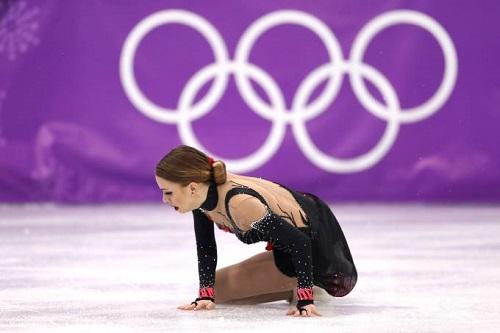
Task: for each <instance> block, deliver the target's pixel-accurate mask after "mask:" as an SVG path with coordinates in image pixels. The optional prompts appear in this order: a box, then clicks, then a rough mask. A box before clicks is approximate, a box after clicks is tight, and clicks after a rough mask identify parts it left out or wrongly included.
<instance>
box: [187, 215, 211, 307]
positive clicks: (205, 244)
mask: <svg viewBox="0 0 500 333" xmlns="http://www.w3.org/2000/svg"><path fill="white" fill-rule="evenodd" d="M193 219H194V233H195V236H196V252H197V254H198V275H199V279H200V290H199V295H198V298H200V299H212V301H214V300H215V290H214V286H215V268H216V267H217V244H216V242H215V236H214V223H213V222H212V221H210V220H209V219H208V217H207V216H206V215H205V214H203V213H202V212H201V211H199V210H198V209H196V210H194V211H193Z"/></svg>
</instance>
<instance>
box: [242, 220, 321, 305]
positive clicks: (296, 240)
mask: <svg viewBox="0 0 500 333" xmlns="http://www.w3.org/2000/svg"><path fill="white" fill-rule="evenodd" d="M251 228H252V229H254V230H256V231H257V232H259V233H260V234H261V235H262V240H265V241H269V242H271V243H272V244H273V246H274V247H276V248H277V249H279V250H281V251H283V252H285V253H289V254H290V256H291V258H292V262H293V265H294V267H295V273H296V274H297V282H298V290H299V292H300V290H301V289H305V288H307V289H310V288H312V286H313V269H312V268H313V267H312V248H311V240H310V238H309V237H307V236H306V235H305V234H304V233H302V232H301V231H300V230H298V229H297V228H295V227H294V226H292V225H291V224H290V223H288V222H286V221H285V220H283V219H282V218H281V217H279V216H278V215H276V214H274V213H272V212H271V211H268V212H267V213H266V215H265V216H264V217H263V218H262V219H260V220H259V221H257V222H254V223H252V224H251ZM298 296H299V299H301V298H303V297H301V296H304V295H298ZM304 297H305V296H304ZM307 298H312V296H311V297H309V295H307Z"/></svg>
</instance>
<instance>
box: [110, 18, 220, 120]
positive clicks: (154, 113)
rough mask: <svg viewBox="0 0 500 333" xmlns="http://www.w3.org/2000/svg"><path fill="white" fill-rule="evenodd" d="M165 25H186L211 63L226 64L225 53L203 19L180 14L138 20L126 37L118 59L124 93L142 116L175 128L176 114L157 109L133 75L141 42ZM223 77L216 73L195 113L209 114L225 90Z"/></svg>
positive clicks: (211, 27) (163, 108) (216, 35)
mask: <svg viewBox="0 0 500 333" xmlns="http://www.w3.org/2000/svg"><path fill="white" fill-rule="evenodd" d="M169 23H180V24H184V25H187V26H189V27H191V28H193V29H195V30H196V31H198V32H199V33H201V34H202V35H203V36H204V37H205V38H206V40H207V41H208V43H209V44H210V47H211V48H212V51H213V53H214V57H215V63H216V64H219V65H220V66H224V65H225V64H226V63H227V62H228V53H227V49H226V46H225V43H224V40H223V39H222V37H221V36H220V34H219V33H218V32H217V30H216V29H215V28H214V27H213V26H212V25H211V24H210V22H208V21H207V20H205V19H204V18H203V17H201V16H199V15H196V14H193V13H191V12H188V11H184V10H163V11H159V12H156V13H153V14H151V15H149V16H147V17H145V18H144V19H142V20H141V21H140V22H139V23H138V24H137V25H136V26H135V27H134V28H133V29H132V31H131V32H130V33H129V34H128V36H127V38H126V39H125V43H124V45H123V49H122V53H121V57H120V77H121V82H122V85H123V88H124V90H125V93H126V94H127V96H128V98H129V99H130V101H131V102H132V104H133V105H134V106H135V107H136V108H137V109H138V110H139V111H140V112H142V113H144V115H146V116H147V117H149V118H152V119H154V120H156V121H158V122H163V123H169V124H175V123H176V122H177V118H178V116H177V114H176V110H172V109H169V108H165V107H162V106H159V105H157V104H156V103H154V102H152V101H151V100H150V99H148V98H147V97H146V96H145V95H144V94H143V92H142V91H141V89H140V88H139V86H138V84H137V81H136V79H135V75H134V57H135V53H136V51H137V47H138V46H139V43H140V42H141V40H142V39H143V38H144V37H145V36H146V35H147V34H148V33H149V32H150V31H151V30H153V29H155V28H157V27H159V26H161V25H164V24H169ZM227 79H228V77H227V75H225V74H224V72H223V71H221V72H220V73H218V75H217V76H216V78H215V82H214V84H213V85H212V87H211V88H210V90H209V92H208V93H207V95H206V96H205V99H204V100H202V101H200V102H198V104H197V105H196V106H195V107H194V108H195V109H198V111H197V112H199V113H203V112H204V111H205V110H206V111H207V112H208V111H210V109H211V107H212V106H213V105H215V104H216V103H217V102H218V99H219V98H220V97H221V96H222V94H223V93H224V90H225V89H226V86H227Z"/></svg>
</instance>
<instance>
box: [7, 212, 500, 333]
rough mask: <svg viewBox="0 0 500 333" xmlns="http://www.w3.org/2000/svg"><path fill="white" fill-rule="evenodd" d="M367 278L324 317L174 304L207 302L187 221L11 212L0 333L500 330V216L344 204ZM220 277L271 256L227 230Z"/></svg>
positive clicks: (277, 308) (147, 215) (281, 306)
mask: <svg viewBox="0 0 500 333" xmlns="http://www.w3.org/2000/svg"><path fill="white" fill-rule="evenodd" d="M333 210H334V212H335V213H336V215H337V217H338V219H339V221H340V223H341V225H342V227H343V229H344V232H345V234H346V237H347V239H348V242H349V245H350V247H351V251H352V254H353V256H354V260H355V263H356V265H357V268H358V272H359V279H358V284H357V286H356V287H355V289H354V291H353V292H352V293H351V294H349V295H348V296H347V297H345V298H330V297H329V298H327V299H320V300H318V301H317V302H316V303H317V308H318V309H319V311H320V312H321V313H322V314H323V316H322V317H320V318H290V317H287V316H286V315H285V313H286V310H287V309H288V304H287V303H286V302H284V301H282V302H273V303H267V304H260V305H254V306H248V305H247V306H236V305H223V304H219V305H218V306H217V308H216V310H214V311H198V312H184V311H180V310H177V309H176V308H175V307H176V306H177V305H180V304H184V303H186V302H189V301H191V300H192V299H193V298H194V297H195V296H196V291H197V283H198V282H197V266H196V263H197V261H196V257H195V255H196V251H195V247H194V235H193V230H192V222H191V216H190V214H186V215H179V214H178V213H176V212H174V211H172V210H170V209H169V208H168V207H165V206H160V205H123V206H120V205H104V206H88V207H81V206H80V207H71V206H62V207H61V206H50V205H49V206H46V205H42V206H40V205H28V206H6V205H4V206H0V254H1V256H0V331H4V332H92V333H98V332H150V331H158V332H181V331H183V332H195V331H199V332H222V331H223V330H225V331H227V330H230V331H231V332H256V330H262V329H265V330H266V332H308V333H310V332H322V333H323V332H370V333H373V332H384V333H387V332H499V331H500V264H499V263H500V207H494V206H475V207H474V206H462V207H455V206H419V205H403V206H398V205H385V206H384V205H354V204H352V205H340V206H334V207H333ZM216 237H217V242H218V252H219V261H218V262H219V265H218V267H223V266H226V265H229V264H232V263H235V262H237V261H240V260H243V259H245V258H247V257H248V256H251V255H253V254H256V253H258V252H261V251H263V250H264V246H265V244H264V243H259V244H255V245H245V244H243V243H240V242H239V241H238V240H237V239H236V238H235V237H234V236H232V235H230V234H227V233H223V232H220V231H218V230H216Z"/></svg>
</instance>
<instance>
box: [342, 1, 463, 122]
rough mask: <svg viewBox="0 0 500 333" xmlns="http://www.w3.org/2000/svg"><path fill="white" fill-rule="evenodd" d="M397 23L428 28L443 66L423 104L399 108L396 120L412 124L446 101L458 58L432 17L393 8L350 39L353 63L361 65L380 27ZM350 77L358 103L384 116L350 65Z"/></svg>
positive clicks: (447, 37)
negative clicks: (369, 44)
mask: <svg viewBox="0 0 500 333" xmlns="http://www.w3.org/2000/svg"><path fill="white" fill-rule="evenodd" d="M400 23H407V24H414V25H416V26H419V27H421V28H423V29H425V30H427V31H429V32H430V33H431V34H432V36H434V38H436V40H437V42H438V43H439V45H440V46H441V49H442V50H443V54H444V64H445V68H444V73H443V80H442V81H441V85H440V86H439V88H438V90H437V91H436V92H435V93H434V95H433V96H432V97H431V98H430V99H429V100H427V101H426V102H425V103H422V104H421V105H419V106H415V107H412V108H409V109H407V110H405V109H403V112H401V113H400V114H399V115H398V117H399V120H400V121H401V122H402V123H412V122H416V121H419V120H422V119H424V118H427V117H429V116H430V115H432V114H433V113H434V112H436V111H438V110H439V109H440V108H441V106H443V104H444V103H445V102H446V100H447V99H448V97H449V96H450V94H451V92H452V91H453V87H454V86H455V82H456V78H457V71H458V60H457V54H456V51H455V47H454V46H453V42H452V40H451V38H450V36H449V35H448V33H447V32H446V30H444V29H443V27H441V25H439V23H438V22H436V21H435V20H434V19H433V18H431V17H429V16H427V15H425V14H422V13H419V12H415V11H410V10H395V11H391V12H387V13H384V14H382V15H379V16H377V17H375V18H374V19H372V20H371V21H370V22H368V23H367V24H366V25H365V26H364V27H363V28H362V29H361V31H360V32H359V34H358V36H357V37H356V39H355V40H354V43H353V46H352V49H351V54H350V59H351V63H352V64H353V65H354V66H357V65H360V64H362V61H363V56H364V53H365V51H366V48H367V47H368V43H369V42H370V41H371V40H372V39H373V38H374V36H375V35H376V34H378V33H379V32H380V31H381V30H383V29H385V28H387V27H389V26H391V25H395V24H400ZM350 79H351V85H352V88H353V90H354V93H355V94H356V96H357V97H358V99H359V100H360V102H361V104H363V106H364V107H365V108H367V110H368V111H370V112H371V113H372V114H373V115H375V116H376V117H379V118H380V119H385V117H386V115H387V112H386V111H385V109H384V107H383V105H382V104H380V102H379V101H377V100H376V99H375V98H373V97H372V96H371V95H370V93H369V92H368V89H367V88H366V86H365V84H364V82H363V80H362V79H361V77H360V76H359V74H358V71H357V70H356V67H355V68H353V71H352V72H351V76H350Z"/></svg>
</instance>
